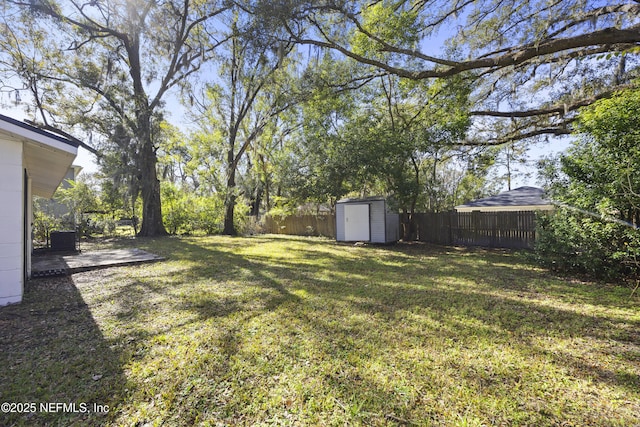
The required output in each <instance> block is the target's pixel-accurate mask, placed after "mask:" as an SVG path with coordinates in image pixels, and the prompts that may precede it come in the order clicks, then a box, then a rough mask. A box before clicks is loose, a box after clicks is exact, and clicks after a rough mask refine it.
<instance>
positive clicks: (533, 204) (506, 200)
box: [455, 187, 553, 211]
mask: <svg viewBox="0 0 640 427" xmlns="http://www.w3.org/2000/svg"><path fill="white" fill-rule="evenodd" d="M552 207H553V203H552V202H551V200H547V199H545V198H544V190H543V189H542V188H537V187H519V188H516V189H514V190H511V191H505V192H502V193H500V194H497V195H495V196H491V197H485V198H482V199H477V200H474V201H471V202H469V203H467V204H464V205H459V206H456V207H455V208H456V210H458V211H473V210H480V211H482V210H485V211H487V210H492V211H497V210H532V209H551V208H552Z"/></svg>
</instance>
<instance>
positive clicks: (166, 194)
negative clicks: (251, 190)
mask: <svg viewBox="0 0 640 427" xmlns="http://www.w3.org/2000/svg"><path fill="white" fill-rule="evenodd" d="M161 189H162V191H161V194H162V217H163V221H164V225H165V227H167V231H169V233H171V234H190V233H193V232H196V231H201V232H204V233H206V234H215V233H219V232H220V231H221V230H222V224H223V220H224V202H223V200H222V199H221V197H220V196H217V195H213V196H198V195H196V194H194V193H192V192H186V191H181V190H180V189H179V188H178V187H176V186H175V185H173V184H171V183H168V182H164V183H162V187H161ZM239 212H240V210H239ZM240 213H242V212H240ZM240 216H241V215H238V217H240ZM240 220H241V218H240Z"/></svg>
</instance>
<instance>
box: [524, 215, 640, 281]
mask: <svg viewBox="0 0 640 427" xmlns="http://www.w3.org/2000/svg"><path fill="white" fill-rule="evenodd" d="M537 224H538V229H537V232H536V234H537V236H536V242H535V247H534V248H535V257H536V259H537V261H538V262H540V263H541V264H543V265H545V266H547V267H550V268H553V269H555V270H558V271H563V272H573V273H586V274H588V275H589V276H591V277H594V278H598V279H605V280H615V279H619V278H623V277H627V278H630V277H636V276H637V275H638V273H639V272H640V269H639V262H640V230H637V229H635V228H633V227H631V226H626V225H623V224H621V223H618V222H613V221H607V220H603V219H599V218H594V217H592V216H589V215H587V214H583V213H580V212H575V211H572V210H568V209H565V208H559V209H557V210H556V211H555V212H553V213H551V214H548V213H545V214H539V215H538V218H537Z"/></svg>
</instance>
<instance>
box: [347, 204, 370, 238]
mask: <svg viewBox="0 0 640 427" xmlns="http://www.w3.org/2000/svg"><path fill="white" fill-rule="evenodd" d="M344 239H345V240H346V241H347V242H368V241H369V240H370V239H371V237H370V234H369V205H368V204H366V205H344Z"/></svg>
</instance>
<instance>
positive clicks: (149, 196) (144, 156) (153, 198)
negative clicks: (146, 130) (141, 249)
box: [138, 138, 168, 237]
mask: <svg viewBox="0 0 640 427" xmlns="http://www.w3.org/2000/svg"><path fill="white" fill-rule="evenodd" d="M150 139H151V138H148V140H147V141H145V142H144V144H143V145H142V151H141V153H140V156H141V158H140V176H139V177H140V188H141V193H142V226H141V228H140V232H139V233H138V236H140V237H149V236H165V235H167V234H168V233H167V230H166V229H165V228H164V224H163V223H162V204H161V201H160V181H159V180H158V174H157V171H156V163H157V158H156V153H155V150H154V149H153V144H152V143H151V141H150Z"/></svg>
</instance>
